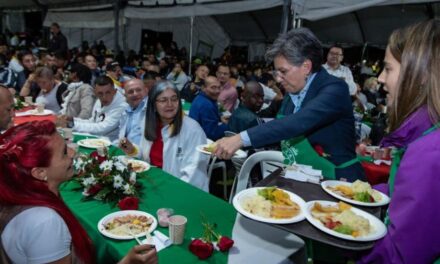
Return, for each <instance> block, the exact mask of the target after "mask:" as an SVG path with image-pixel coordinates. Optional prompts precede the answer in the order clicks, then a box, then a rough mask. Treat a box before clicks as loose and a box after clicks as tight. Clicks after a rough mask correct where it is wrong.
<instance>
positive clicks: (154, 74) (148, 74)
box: [142, 71, 160, 80]
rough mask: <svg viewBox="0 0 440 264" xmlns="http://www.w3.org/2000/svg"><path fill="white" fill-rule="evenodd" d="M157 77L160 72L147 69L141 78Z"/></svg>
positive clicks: (153, 78) (152, 78)
mask: <svg viewBox="0 0 440 264" xmlns="http://www.w3.org/2000/svg"><path fill="white" fill-rule="evenodd" d="M157 77H160V74H159V73H157V72H155V71H147V72H145V73H144V75H143V77H142V80H156V78H157Z"/></svg>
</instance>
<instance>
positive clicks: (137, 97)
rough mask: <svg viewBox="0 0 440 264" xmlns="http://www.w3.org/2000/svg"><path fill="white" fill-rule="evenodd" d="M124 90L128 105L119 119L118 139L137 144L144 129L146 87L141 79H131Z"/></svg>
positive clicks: (146, 98)
mask: <svg viewBox="0 0 440 264" xmlns="http://www.w3.org/2000/svg"><path fill="white" fill-rule="evenodd" d="M124 90H125V99H126V100H127V103H128V106H127V108H125V111H124V112H123V113H122V116H121V119H120V120H119V140H122V139H128V140H129V141H130V142H132V143H134V144H136V145H138V146H139V145H140V143H141V139H142V137H143V135H144V130H145V113H146V111H147V100H148V89H147V88H146V87H145V86H144V83H143V82H142V81H141V80H139V79H131V80H128V81H127V82H126V83H125V85H124Z"/></svg>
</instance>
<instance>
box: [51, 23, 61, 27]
mask: <svg viewBox="0 0 440 264" xmlns="http://www.w3.org/2000/svg"><path fill="white" fill-rule="evenodd" d="M52 26H53V27H56V28H60V25H59V24H58V23H57V22H53V23H52Z"/></svg>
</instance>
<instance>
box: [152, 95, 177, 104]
mask: <svg viewBox="0 0 440 264" xmlns="http://www.w3.org/2000/svg"><path fill="white" fill-rule="evenodd" d="M167 102H171V103H173V104H175V103H178V102H179V97H177V96H173V97H162V98H157V99H156V103H159V104H166V103H167Z"/></svg>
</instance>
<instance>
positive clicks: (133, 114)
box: [125, 97, 148, 146]
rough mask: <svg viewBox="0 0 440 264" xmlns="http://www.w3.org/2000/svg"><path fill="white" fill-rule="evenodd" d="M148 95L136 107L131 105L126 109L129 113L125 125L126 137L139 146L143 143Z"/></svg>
mask: <svg viewBox="0 0 440 264" xmlns="http://www.w3.org/2000/svg"><path fill="white" fill-rule="evenodd" d="M147 100H148V97H145V98H144V99H143V100H142V101H141V102H140V103H139V105H138V106H137V107H136V109H133V108H132V107H131V106H129V107H128V108H127V109H125V113H126V114H127V119H126V126H125V137H126V138H127V139H128V140H129V141H130V142H132V143H135V144H136V145H138V146H139V144H140V143H141V139H142V136H143V134H144V131H142V127H143V125H142V124H143V123H144V122H145V111H144V108H145V105H146V104H147Z"/></svg>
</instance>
